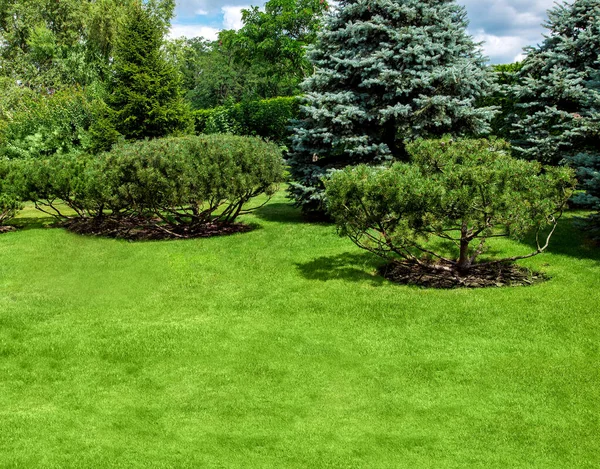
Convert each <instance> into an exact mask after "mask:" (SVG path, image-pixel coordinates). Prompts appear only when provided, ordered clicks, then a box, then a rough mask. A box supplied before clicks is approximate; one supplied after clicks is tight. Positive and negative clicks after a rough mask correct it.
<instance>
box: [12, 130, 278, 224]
mask: <svg viewBox="0 0 600 469" xmlns="http://www.w3.org/2000/svg"><path fill="white" fill-rule="evenodd" d="M9 165H10V169H11V171H10V174H9V175H8V177H7V178H5V180H8V181H9V185H10V186H11V187H13V189H14V192H15V193H16V194H18V196H19V197H20V198H21V199H22V200H28V201H32V202H34V203H35V204H36V206H37V207H38V208H39V209H40V210H43V211H44V212H46V213H49V214H51V215H53V216H56V217H59V218H62V219H68V218H72V217H79V218H94V219H103V218H107V217H108V218H111V219H136V220H143V221H144V222H146V223H150V224H153V225H155V226H170V227H174V226H181V225H186V226H199V225H202V224H206V223H227V224H230V223H232V222H233V221H234V220H235V219H236V218H237V217H238V216H239V215H240V214H242V213H246V212H247V210H246V209H245V204H246V203H247V202H248V201H249V200H250V199H252V198H253V197H256V196H257V195H260V194H263V193H266V194H271V193H272V192H273V191H274V190H275V187H276V184H277V183H278V182H280V181H281V179H282V172H283V164H282V158H281V151H280V150H279V148H278V147H277V146H276V145H275V144H272V143H267V142H264V141H262V140H260V139H258V138H251V137H238V136H232V135H208V136H200V137H192V136H190V137H179V138H174V137H173V138H165V139H156V140H149V141H138V142H135V143H127V144H120V145H117V146H115V147H114V148H113V150H112V151H110V152H107V153H103V154H100V155H98V156H88V155H87V154H55V155H53V156H51V157H48V158H37V159H32V158H27V159H19V160H13V161H11V162H10V163H9ZM65 206H66V207H68V208H69V209H70V210H67V211H66V210H65V209H64V207H65Z"/></svg>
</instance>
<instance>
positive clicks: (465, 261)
mask: <svg viewBox="0 0 600 469" xmlns="http://www.w3.org/2000/svg"><path fill="white" fill-rule="evenodd" d="M470 242H471V240H470V239H469V226H468V224H467V222H463V224H462V228H461V230H460V256H459V258H458V265H457V267H458V271H459V272H461V273H464V272H467V271H468V270H469V268H470V267H471V258H470V256H469V244H470Z"/></svg>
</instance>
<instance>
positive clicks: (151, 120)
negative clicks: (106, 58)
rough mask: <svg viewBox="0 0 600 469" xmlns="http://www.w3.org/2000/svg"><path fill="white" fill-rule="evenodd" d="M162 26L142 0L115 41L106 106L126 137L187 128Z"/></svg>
mask: <svg viewBox="0 0 600 469" xmlns="http://www.w3.org/2000/svg"><path fill="white" fill-rule="evenodd" d="M163 34H164V25H163V24H162V23H161V21H160V20H159V18H158V17H157V16H156V15H153V14H152V12H151V11H149V9H148V8H147V7H144V6H143V5H142V4H140V3H136V4H134V5H133V6H132V8H131V10H130V12H129V15H128V17H127V19H126V21H125V24H124V26H123V29H122V31H121V33H120V36H119V38H118V40H117V44H116V48H115V58H114V76H113V79H112V82H111V83H110V85H109V92H110V95H109V98H108V100H107V101H108V105H109V106H110V108H111V109H112V111H113V112H112V114H113V115H112V117H113V119H112V120H113V122H114V124H115V127H116V130H117V131H118V132H119V133H120V134H121V135H123V136H124V137H125V138H126V139H133V140H135V139H143V138H156V137H163V136H166V135H170V134H173V133H177V132H183V131H185V130H187V129H188V128H189V125H190V112H189V107H188V105H187V103H186V102H185V101H184V99H183V97H182V92H181V87H180V80H181V77H180V74H179V73H178V72H177V70H176V69H175V67H174V66H173V65H172V64H171V63H170V62H168V61H167V60H166V58H165V56H164V52H163V50H162V44H163Z"/></svg>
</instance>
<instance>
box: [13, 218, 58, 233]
mask: <svg viewBox="0 0 600 469" xmlns="http://www.w3.org/2000/svg"><path fill="white" fill-rule="evenodd" d="M6 224H7V225H10V226H14V227H15V228H16V229H17V230H40V229H47V228H60V226H59V223H58V221H57V220H56V219H55V218H52V217H50V216H46V215H43V216H39V217H18V218H13V219H12V220H11V221H10V222H8V223H6Z"/></svg>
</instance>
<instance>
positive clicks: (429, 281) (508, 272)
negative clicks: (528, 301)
mask: <svg viewBox="0 0 600 469" xmlns="http://www.w3.org/2000/svg"><path fill="white" fill-rule="evenodd" d="M379 273H380V274H381V275H382V276H384V277H385V278H386V279H388V280H390V281H392V282H395V283H399V284H402V285H417V286H421V287H427V288H445V289H447V288H486V287H488V288H489V287H509V286H512V287H514V286H529V285H533V284H536V283H540V282H543V281H545V280H548V278H547V277H546V276H545V275H544V274H541V273H539V272H532V271H531V270H529V269H526V268H524V267H520V266H518V265H516V264H496V265H490V266H483V267H478V266H474V267H472V268H471V269H470V270H469V272H468V274H464V275H458V274H457V273H456V272H449V271H440V270H437V271H436V270H433V269H431V268H427V267H423V266H420V265H418V264H408V263H392V264H388V265H385V266H383V267H381V268H380V269H379Z"/></svg>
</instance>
